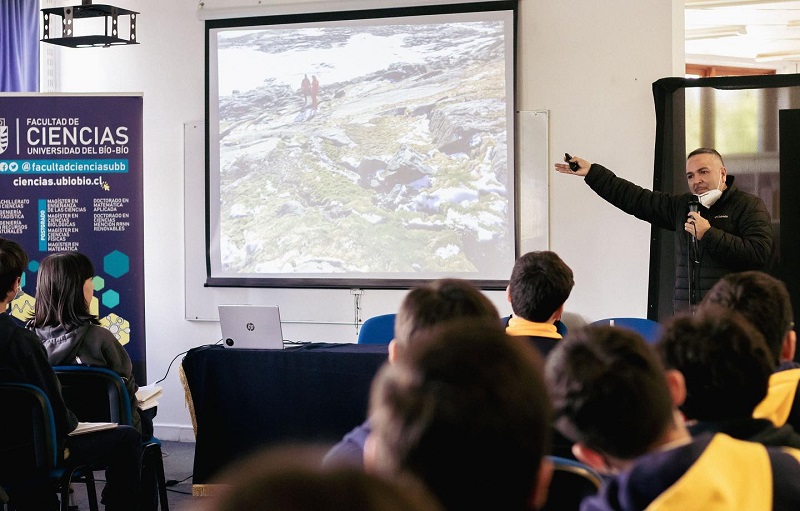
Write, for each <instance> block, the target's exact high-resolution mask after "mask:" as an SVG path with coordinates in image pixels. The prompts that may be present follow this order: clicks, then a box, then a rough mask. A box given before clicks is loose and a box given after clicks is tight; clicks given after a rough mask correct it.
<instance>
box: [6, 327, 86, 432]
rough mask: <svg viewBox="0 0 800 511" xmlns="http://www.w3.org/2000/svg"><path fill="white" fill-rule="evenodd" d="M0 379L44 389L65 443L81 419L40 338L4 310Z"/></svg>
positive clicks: (57, 429)
mask: <svg viewBox="0 0 800 511" xmlns="http://www.w3.org/2000/svg"><path fill="white" fill-rule="evenodd" d="M0 382H4V383H28V384H30V385H34V386H36V387H39V388H40V389H42V390H43V391H44V393H45V394H47V397H48V398H49V399H50V405H51V406H52V407H53V418H54V419H55V423H56V436H57V437H58V441H59V442H61V443H62V444H63V442H64V440H66V438H67V433H69V432H70V431H72V430H73V429H75V427H76V426H77V425H78V419H76V418H75V415H73V414H72V412H70V411H69V410H68V409H67V405H66V404H64V398H63V397H62V396H61V384H60V383H59V382H58V377H57V376H56V373H55V372H54V371H53V368H52V367H50V363H49V362H48V361H47V355H46V354H45V352H44V347H43V346H42V343H41V341H39V338H38V337H36V335H35V334H34V333H33V332H29V331H28V330H25V329H24V328H22V327H19V326H17V325H16V324H15V323H14V321H13V320H12V319H11V318H10V317H9V316H8V314H5V313H0Z"/></svg>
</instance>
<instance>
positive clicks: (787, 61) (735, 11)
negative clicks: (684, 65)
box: [685, 0, 800, 73]
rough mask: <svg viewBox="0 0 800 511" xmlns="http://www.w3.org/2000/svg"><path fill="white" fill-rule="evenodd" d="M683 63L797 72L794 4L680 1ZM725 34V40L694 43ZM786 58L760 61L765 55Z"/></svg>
mask: <svg viewBox="0 0 800 511" xmlns="http://www.w3.org/2000/svg"><path fill="white" fill-rule="evenodd" d="M685 5H686V10H685V14H686V18H685V21H686V61H687V62H689V63H699V64H719V65H743V66H746V67H766V68H775V69H778V70H779V72H790V73H795V72H798V69H800V1H791V2H777V1H770V0H738V1H737V0H686V3H685ZM723 27H725V28H730V29H731V30H732V31H733V32H746V33H743V34H742V33H737V34H736V35H731V36H722V37H708V38H696V37H698V36H703V35H706V34H704V33H703V31H706V30H707V31H713V30H715V29H724V28H723ZM776 53H778V54H783V55H788V54H792V55H788V56H784V57H766V55H770V54H776Z"/></svg>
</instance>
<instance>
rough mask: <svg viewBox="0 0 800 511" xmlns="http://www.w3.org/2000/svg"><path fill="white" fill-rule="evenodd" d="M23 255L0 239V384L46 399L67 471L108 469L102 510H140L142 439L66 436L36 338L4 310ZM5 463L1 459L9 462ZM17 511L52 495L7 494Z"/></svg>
mask: <svg viewBox="0 0 800 511" xmlns="http://www.w3.org/2000/svg"><path fill="white" fill-rule="evenodd" d="M27 265H28V256H27V255H26V254H25V252H24V251H23V250H22V247H20V246H19V245H18V244H17V243H15V242H13V241H10V240H6V239H2V238H0V290H2V295H0V310H2V311H3V312H2V313H0V382H5V383H28V384H30V385H34V386H36V387H39V388H40V389H42V390H43V391H44V393H45V394H47V397H48V398H49V400H50V404H51V406H52V408H53V418H54V421H55V426H56V437H57V440H58V442H59V448H60V449H61V450H62V451H63V453H64V460H63V461H64V463H65V465H66V466H78V465H85V464H89V463H91V464H94V465H97V466H107V467H108V470H107V471H106V480H107V484H106V487H105V491H104V492H103V502H104V503H105V505H106V510H108V511H111V510H136V509H139V500H138V492H139V467H140V464H141V455H142V447H141V437H140V435H139V433H137V432H136V430H135V429H133V428H132V427H130V426H118V427H116V428H114V429H110V430H105V431H96V432H93V433H86V434H82V435H76V436H68V433H69V432H71V431H73V430H74V429H75V427H76V426H77V424H78V420H77V419H76V418H75V416H74V415H73V414H72V413H71V412H70V411H69V410H68V409H67V407H66V405H65V404H64V399H63V398H62V396H61V386H60V385H59V383H58V378H57V377H56V375H55V373H54V372H53V369H52V367H50V364H48V362H47V357H46V355H45V351H44V348H43V347H42V344H41V342H40V341H39V339H38V338H37V337H36V336H35V335H34V334H33V333H32V332H29V331H28V330H25V329H24V328H21V327H19V326H17V325H15V324H14V322H13V321H12V320H11V318H10V317H9V316H8V313H7V312H5V311H6V310H7V309H8V305H9V304H10V303H11V301H12V300H13V299H14V296H15V294H16V293H17V292H18V291H19V286H20V278H21V276H22V272H23V271H24V270H25V268H26V267H27ZM8 462H9V460H0V463H8ZM10 497H11V500H12V503H14V505H15V509H17V510H18V511H25V510H34V511H42V510H47V509H53V507H54V504H55V495H54V494H53V493H52V492H50V491H49V489H48V488H38V487H37V488H30V489H28V490H26V491H25V492H24V493H20V494H13V493H12V494H11V495H10Z"/></svg>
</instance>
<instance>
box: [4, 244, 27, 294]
mask: <svg viewBox="0 0 800 511" xmlns="http://www.w3.org/2000/svg"><path fill="white" fill-rule="evenodd" d="M27 266H28V254H26V253H25V251H24V250H23V249H22V247H21V246H20V245H19V243H17V242H16V241H12V240H9V239H5V238H0V293H2V294H3V295H5V294H6V293H8V292H9V291H11V288H13V287H14V282H16V280H17V279H18V278H20V277H21V276H22V272H24V271H25V268H26V267H27Z"/></svg>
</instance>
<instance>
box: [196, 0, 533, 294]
mask: <svg viewBox="0 0 800 511" xmlns="http://www.w3.org/2000/svg"><path fill="white" fill-rule="evenodd" d="M484 11H508V12H510V15H511V33H510V38H511V41H510V47H511V55H510V56H508V57H507V60H506V62H510V64H509V65H508V67H510V69H508V70H507V73H508V74H510V77H511V79H510V83H506V90H507V94H508V97H507V98H506V100H507V102H508V104H510V107H509V106H508V105H507V108H510V111H511V114H509V115H507V116H506V119H507V125H506V128H507V131H506V134H507V144H508V146H509V147H508V148H507V152H508V154H509V161H508V167H507V169H506V172H507V173H508V174H509V178H508V185H509V187H508V189H507V191H506V193H507V196H508V201H509V205H510V208H509V209H510V211H509V212H508V214H507V218H508V221H509V222H510V227H509V230H510V232H511V236H510V243H511V245H512V247H511V250H510V251H511V252H512V254H511V256H512V257H511V260H510V261H507V263H508V265H507V267H504V268H503V273H505V272H508V273H510V271H511V266H512V265H513V260H514V259H515V258H516V256H517V253H518V251H519V242H520V240H519V236H520V233H519V225H518V224H519V196H518V189H517V187H518V185H519V183H518V181H519V176H518V166H519V162H518V160H517V158H518V156H517V138H518V133H519V131H518V127H517V118H516V113H517V106H516V79H517V77H516V76H517V73H516V62H517V55H516V53H517V19H518V2H517V1H515V0H498V1H488V2H468V3H458V4H439V5H430V6H411V7H391V8H381V9H364V10H352V11H345V12H314V13H299V14H286V15H268V16H254V17H241V18H231V19H213V20H206V22H205V25H206V27H205V46H206V48H205V49H206V51H205V54H206V83H205V101H206V103H205V109H206V115H205V120H206V122H205V130H206V133H205V199H206V201H205V202H206V204H205V248H206V283H205V285H206V286H207V287H251V288H367V289H407V288H410V287H414V286H418V285H423V284H425V283H428V282H430V281H431V280H434V279H435V278H443V277H455V278H464V279H465V280H468V281H470V282H472V283H473V284H475V285H476V286H478V287H480V288H482V289H492V290H500V289H505V287H506V286H507V283H508V280H507V278H489V279H487V278H470V277H468V276H464V274H467V273H471V272H463V273H462V272H451V273H450V274H443V275H437V276H435V277H425V278H393V277H389V278H386V277H378V278H372V277H350V276H347V277H337V275H338V274H336V273H322V272H321V273H319V274H318V275H316V274H315V275H314V276H311V277H306V276H304V277H294V276H292V274H291V273H286V274H285V275H284V274H280V276H276V277H273V276H265V277H227V276H212V255H211V254H212V253H211V243H212V224H211V215H212V208H211V201H212V200H219V197H212V195H211V193H212V189H211V179H212V156H211V155H212V147H211V141H212V140H213V138H212V137H214V136H216V132H213V127H212V122H211V118H210V104H211V101H212V99H215V100H218V98H219V96H215V97H214V98H212V97H211V85H210V81H211V79H212V77H211V71H210V69H211V68H210V59H211V52H210V44H211V43H210V38H211V34H212V33H214V31H215V29H233V28H246V27H254V28H255V27H258V26H262V25H293V24H303V23H318V22H327V21H332V22H334V21H348V20H362V19H380V18H397V17H414V16H426V15H440V14H457V13H474V12H484ZM215 69H216V68H215ZM217 161H219V159H217ZM216 171H217V172H218V171H219V168H217V169H216ZM388 249H391V246H389V247H388ZM270 275H274V274H270ZM365 275H374V274H369V273H367V274H365Z"/></svg>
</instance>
